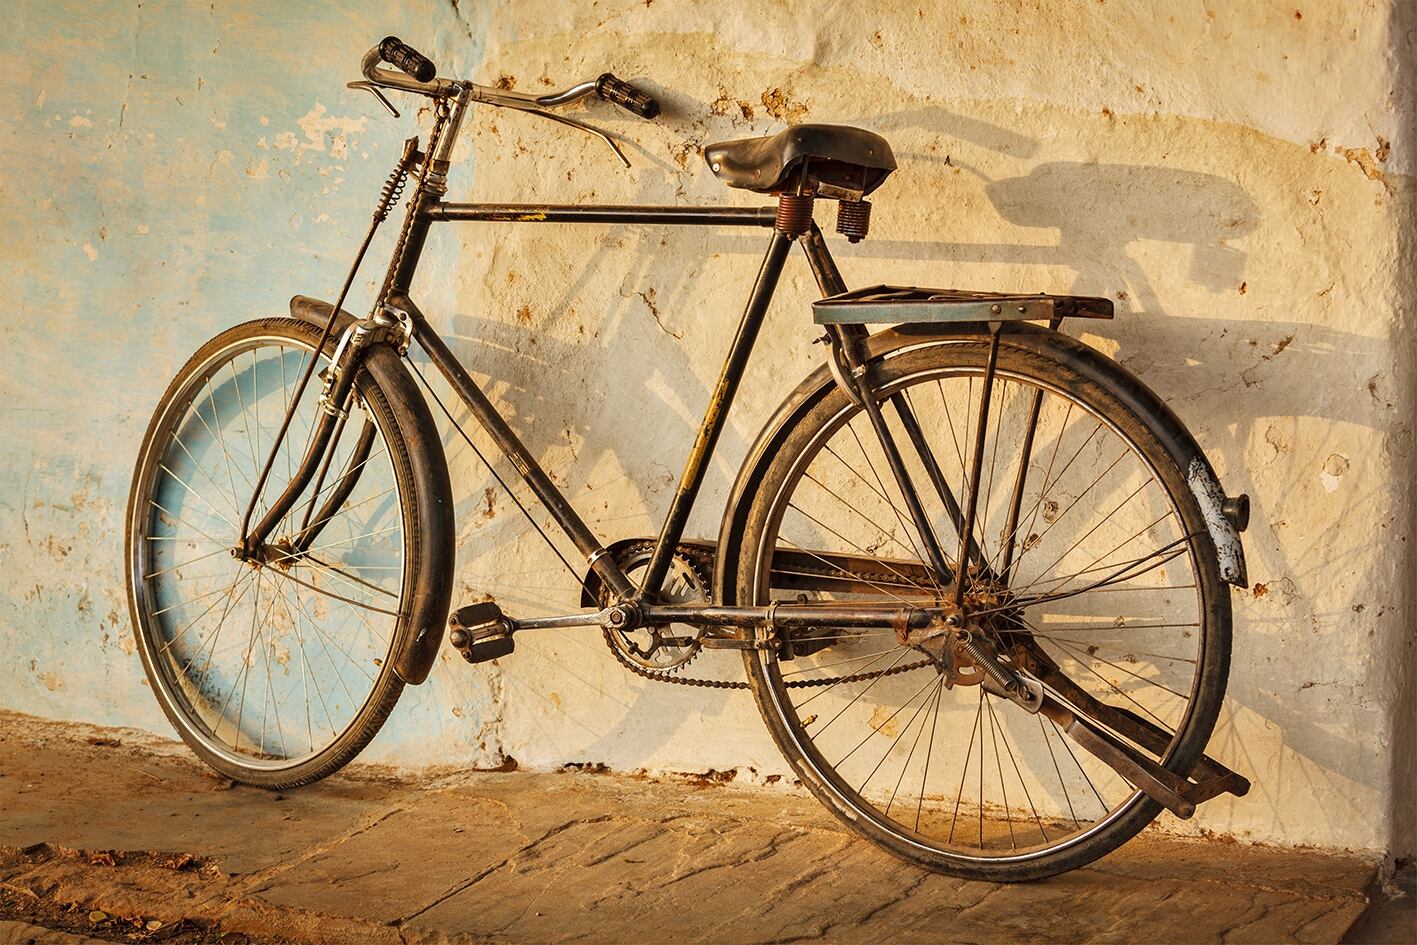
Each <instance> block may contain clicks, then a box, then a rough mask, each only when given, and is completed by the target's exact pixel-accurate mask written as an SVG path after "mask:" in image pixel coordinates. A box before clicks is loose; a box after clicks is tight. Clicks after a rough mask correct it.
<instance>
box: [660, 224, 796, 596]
mask: <svg viewBox="0 0 1417 945" xmlns="http://www.w3.org/2000/svg"><path fill="white" fill-rule="evenodd" d="M791 248H792V237H791V236H790V235H788V234H786V233H782V232H779V231H776V230H774V231H773V235H772V242H771V243H769V244H768V250H767V253H766V254H765V255H764V256H763V264H762V267H761V268H760V269H759V270H758V278H757V281H756V282H755V283H754V284H753V292H752V295H750V296H749V297H748V304H747V307H746V308H745V309H744V311H743V318H742V320H740V321H739V322H738V332H737V334H735V335H734V336H733V344H732V346H731V347H730V348H729V349H728V358H727V360H725V361H724V363H723V370H722V371H721V372H720V373H719V375H718V383H717V384H715V385H714V388H713V393H712V394H711V395H710V396H709V403H708V408H707V410H706V411H705V412H704V421H703V423H702V424H701V425H700V426H699V432H698V435H697V436H696V437H695V438H694V445H693V448H692V449H691V450H690V451H689V459H688V461H687V462H686V463H685V465H684V474H683V476H681V477H680V479H679V488H678V489H677V490H675V493H674V501H673V502H672V503H671V504H670V506H669V514H668V516H667V517H666V518H665V519H664V527H663V528H662V529H661V530H660V533H659V540H658V542H656V544H655V546H654V554H653V556H652V557H651V558H650V562H649V567H648V568H647V569H646V570H645V577H644V582H643V583H642V584H641V585H640V597H642V598H643V597H644V596H645V593H646V591H647V590H648V589H649V588H658V587H659V586H660V585H661V584H663V583H664V577H665V575H666V574H668V573H669V561H670V558H671V557H672V556H673V554H674V549H675V546H676V545H678V544H679V539H680V537H681V536H682V535H683V534H684V526H685V524H686V523H687V522H688V519H689V511H690V510H691V509H692V508H693V506H694V499H695V498H696V497H697V496H698V493H699V487H700V486H702V485H703V481H704V473H705V472H707V470H708V463H709V459H710V458H711V457H712V456H713V449H714V446H715V445H717V443H718V437H719V434H720V433H722V432H723V424H724V421H725V420H726V418H727V416H728V409H729V407H731V406H732V404H733V397H734V395H735V394H736V393H737V392H738V384H739V382H740V381H742V379H743V370H744V368H745V367H746V366H747V364H748V356H749V355H750V354H752V351H753V345H754V344H755V343H756V342H757V340H758V331H759V329H761V328H762V326H763V318H764V316H765V315H766V314H767V310H768V304H769V303H770V302H771V301H772V296H773V292H774V291H775V290H776V289H777V280H778V277H779V276H781V275H782V265H783V263H784V262H785V261H786V259H787V252H788V250H789V249H791Z"/></svg>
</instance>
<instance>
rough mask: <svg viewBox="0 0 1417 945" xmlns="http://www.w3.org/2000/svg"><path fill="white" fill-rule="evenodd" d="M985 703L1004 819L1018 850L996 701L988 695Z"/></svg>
mask: <svg viewBox="0 0 1417 945" xmlns="http://www.w3.org/2000/svg"><path fill="white" fill-rule="evenodd" d="M980 688H981V689H982V688H983V687H982V686H981V687H980ZM984 704H985V706H987V707H988V709H989V740H990V741H991V742H993V743H994V763H995V764H996V765H997V766H998V768H999V792H1000V793H1001V794H1003V795H1004V819H1005V820H1006V821H1007V822H1008V825H1009V847H1010V848H1012V849H1014V850H1017V849H1018V840H1017V839H1016V838H1015V837H1014V815H1013V811H1012V809H1011V808H1010V807H1009V788H1008V785H1006V784H1004V759H1003V756H1002V755H1001V754H1000V753H999V734H998V722H997V720H996V719H995V718H994V703H993V701H992V700H990V699H989V697H988V696H987V695H986V696H985V697H984ZM1004 742H1005V743H1007V742H1008V737H1007V736H1005V737H1004ZM981 796H982V795H981ZM980 845H981V846H983V841H982V840H981V841H980Z"/></svg>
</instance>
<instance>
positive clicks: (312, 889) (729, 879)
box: [0, 713, 1375, 943]
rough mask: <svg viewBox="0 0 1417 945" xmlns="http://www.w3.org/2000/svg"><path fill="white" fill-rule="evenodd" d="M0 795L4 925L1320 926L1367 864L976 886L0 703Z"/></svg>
mask: <svg viewBox="0 0 1417 945" xmlns="http://www.w3.org/2000/svg"><path fill="white" fill-rule="evenodd" d="M0 810H3V812H4V813H3V816H0V941H30V940H33V941H37V942H72V941H80V940H87V937H88V936H95V937H98V938H104V939H109V940H116V941H147V940H167V941H188V942H217V941H220V942H225V943H230V942H241V941H254V942H321V943H323V942H401V943H402V942H424V941H428V942H433V941H440V942H441V941H459V942H462V941H466V942H474V941H476V942H508V943H511V942H570V941H576V942H797V941H823V942H843V943H845V942H863V943H865V942H881V941H890V942H1015V941H1019V942H1021V941H1046V942H1053V941H1058V942H1133V941H1147V942H1337V941H1339V940H1340V939H1341V938H1342V937H1343V936H1344V935H1345V933H1347V932H1348V931H1349V929H1350V927H1351V926H1353V924H1354V921H1355V919H1357V918H1358V917H1359V916H1360V915H1361V914H1362V913H1363V911H1364V908H1365V906H1366V904H1367V890H1368V889H1369V886H1370V883H1371V882H1372V880H1373V876H1374V872H1375V866H1374V864H1373V863H1371V862H1369V861H1364V860H1359V859H1354V858H1349V857H1341V856H1326V855H1321V854H1318V853H1313V852H1295V851H1286V850H1275V849H1268V848H1263V847H1253V846H1245V845H1240V844H1234V843H1228V844H1227V843H1218V842H1212V843H1197V842H1182V841H1177V840H1168V839H1163V838H1160V837H1152V836H1147V835H1144V836H1143V837H1141V838H1139V839H1138V840H1136V841H1133V842H1132V843H1130V844H1128V845H1127V846H1126V847H1124V848H1123V849H1122V850H1121V851H1119V852H1118V853H1115V854H1113V855H1112V856H1110V857H1107V858H1106V859H1104V860H1102V861H1101V862H1099V863H1097V864H1095V865H1094V866H1092V867H1090V868H1088V869H1084V870H1078V871H1076V872H1073V873H1070V874H1067V875H1064V876H1060V877H1057V878H1055V879H1052V880H1048V881H1046V882H1039V883H1031V884H1024V885H1014V886H997V885H992V884H988V883H979V882H969V881H965V880H958V879H952V878H949V877H945V876H938V875H935V874H931V873H927V872H924V871H922V870H919V869H917V868H915V867H912V866H908V865H906V864H904V863H901V862H899V861H897V860H894V859H892V858H891V857H889V856H887V855H886V854H884V853H882V852H879V851H878V850H876V849H875V848H874V847H872V846H871V845H869V844H867V843H865V842H863V841H860V840H857V839H855V838H854V836H853V835H852V834H850V833H848V832H847V831H846V830H845V829H844V828H842V827H841V826H840V825H839V824H838V823H837V822H836V821H835V820H833V819H832V818H831V817H830V816H829V815H827V814H826V813H825V811H823V810H822V808H820V807H819V806H818V805H817V804H816V802H815V801H813V800H812V799H811V798H809V797H806V796H803V795H800V794H797V793H793V792H790V791H787V790H783V791H779V792H773V793H767V792H762V791H749V790H744V789H739V788H736V787H734V786H732V785H722V784H715V783H697V782H695V781H693V780H692V779H685V780H682V781H675V780H668V781H650V780H644V779H635V778H622V777H617V776H610V775H604V774H592V773H587V772H563V773H527V772H510V773H500V772H473V773H466V772H449V773H446V774H443V775H441V776H430V777H425V778H422V779H420V780H419V781H418V782H416V783H414V782H408V781H401V780H399V779H397V778H395V777H392V776H389V775H388V774H387V773H386V772H381V771H379V770H375V769H370V768H367V767H365V768H360V767H354V768H352V769H351V770H350V771H349V773H347V774H344V775H341V776H337V777H335V778H331V779H329V780H328V781H325V782H324V783H322V784H319V785H315V786H312V787H308V788H304V789H301V790H298V791H293V792H288V793H283V794H272V793H266V792H262V791H256V790H251V789H247V788H243V787H240V786H233V785H232V784H231V783H230V782H228V781H224V780H220V779H218V778H216V777H214V776H212V775H211V774H209V773H207V771H206V770H205V769H204V768H202V767H201V766H200V765H198V764H197V763H196V762H195V761H194V760H193V759H192V758H191V756H190V755H188V754H187V753H186V751H185V749H183V748H182V746H181V745H176V744H173V743H171V742H166V741H162V740H159V739H155V738H153V737H152V736H148V735H144V734H141V733H138V732H134V731H130V730H120V729H98V728H92V727H87V726H76V725H68V724H61V723H53V722H45V721H41V720H37V719H33V718H29V717H26V716H20V715H14V714H6V713H0Z"/></svg>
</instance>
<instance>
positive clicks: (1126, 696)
mask: <svg viewBox="0 0 1417 945" xmlns="http://www.w3.org/2000/svg"><path fill="white" fill-rule="evenodd" d="M1056 645H1057V647H1058V649H1060V650H1062V651H1063V652H1064V653H1067V654H1068V656H1069V657H1070V658H1071V659H1072V661H1073V662H1074V663H1076V664H1077V665H1078V666H1081V667H1082V668H1083V669H1085V670H1087V671H1088V672H1089V673H1091V674H1092V675H1094V676H1096V677H1097V678H1098V679H1100V680H1102V681H1103V682H1104V683H1105V684H1106V685H1107V688H1109V689H1111V690H1112V691H1113V692H1115V693H1116V694H1117V695H1119V696H1121V697H1122V698H1123V699H1126V700H1127V701H1128V702H1130V703H1131V704H1132V705H1134V706H1136V707H1137V708H1138V709H1141V710H1142V711H1143V712H1145V713H1146V714H1147V715H1149V716H1151V717H1152V718H1153V719H1155V720H1156V724H1157V725H1160V726H1161V727H1162V728H1163V729H1165V728H1169V726H1168V724H1167V723H1166V722H1165V721H1163V720H1162V719H1161V717H1160V716H1158V715H1157V714H1156V713H1155V712H1153V711H1151V710H1150V709H1148V708H1147V707H1146V706H1144V705H1142V704H1141V703H1140V702H1138V701H1137V700H1135V699H1133V698H1132V697H1131V695H1129V694H1128V693H1126V692H1123V691H1122V689H1121V687H1120V686H1118V685H1117V684H1116V683H1114V682H1113V681H1112V680H1110V679H1108V678H1107V677H1106V676H1104V675H1102V674H1101V673H1099V672H1098V671H1097V670H1095V669H1093V668H1092V667H1091V666H1089V665H1087V664H1086V663H1084V662H1083V661H1082V660H1080V659H1078V657H1077V654H1076V653H1072V652H1071V651H1070V650H1069V649H1068V647H1066V646H1064V645H1063V644H1062V643H1057V644H1056ZM1182 698H1185V697H1184V696H1183V697H1182Z"/></svg>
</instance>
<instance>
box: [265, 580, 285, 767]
mask: <svg viewBox="0 0 1417 945" xmlns="http://www.w3.org/2000/svg"><path fill="white" fill-rule="evenodd" d="M277 596H279V595H272V597H271V603H272V604H274V603H275V598H276V597H277ZM267 616H269V612H268V613H267ZM261 657H262V661H263V662H264V663H265V665H266V695H268V696H270V702H271V710H272V714H274V715H275V721H276V734H277V735H279V736H280V752H281V757H282V758H288V757H289V756H290V751H289V749H288V748H287V747H286V744H285V730H284V729H283V728H281V724H280V701H279V700H278V699H276V697H275V692H274V691H273V690H274V688H275V681H274V677H272V676H271V647H270V644H269V643H268V642H266V629H265V627H262V628H261ZM265 709H266V707H265V700H262V702H261V754H262V755H264V754H265V753H266V711H265Z"/></svg>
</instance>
